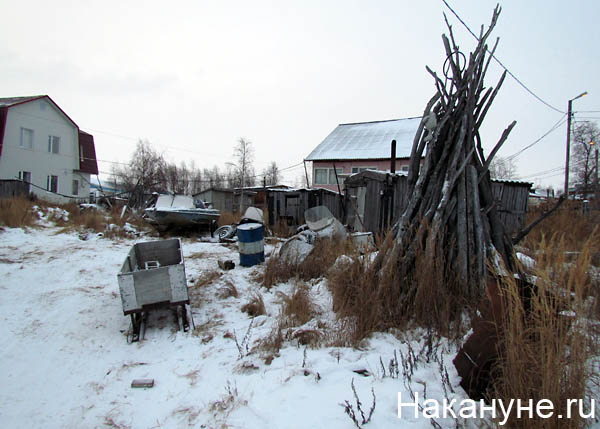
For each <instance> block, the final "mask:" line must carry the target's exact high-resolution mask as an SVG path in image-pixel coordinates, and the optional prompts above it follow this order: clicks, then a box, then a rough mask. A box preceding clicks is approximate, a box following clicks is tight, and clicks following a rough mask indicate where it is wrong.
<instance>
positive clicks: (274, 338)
mask: <svg viewBox="0 0 600 429" xmlns="http://www.w3.org/2000/svg"><path fill="white" fill-rule="evenodd" d="M282 320H283V319H282V316H281V315H280V316H279V318H278V323H277V325H276V326H274V327H273V329H272V330H271V332H270V333H269V335H267V336H266V337H264V338H263V339H262V340H261V341H260V344H259V346H258V348H259V349H261V350H263V351H265V352H266V353H267V355H266V357H265V360H268V359H270V361H272V360H273V355H277V354H278V353H279V350H281V347H282V346H283V343H284V341H285V336H284V334H283V332H284V327H283V323H282ZM270 361H269V363H270Z"/></svg>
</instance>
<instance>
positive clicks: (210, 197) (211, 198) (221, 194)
mask: <svg viewBox="0 0 600 429" xmlns="http://www.w3.org/2000/svg"><path fill="white" fill-rule="evenodd" d="M254 194H255V192H252V191H246V190H244V200H243V205H244V209H246V208H248V207H250V206H251V205H252V204H253V198H254ZM194 199H200V200H202V201H204V202H205V203H207V204H210V205H212V207H213V208H215V209H217V210H220V211H222V212H237V211H238V210H239V208H240V191H239V190H235V191H234V190H233V189H223V188H209V189H205V190H203V191H201V192H198V193H197V194H194Z"/></svg>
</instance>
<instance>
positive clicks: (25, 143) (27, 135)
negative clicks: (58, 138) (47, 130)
mask: <svg viewBox="0 0 600 429" xmlns="http://www.w3.org/2000/svg"><path fill="white" fill-rule="evenodd" d="M19 146H21V147H22V148H24V149H33V130H30V129H29V128H21V142H20V143H19Z"/></svg>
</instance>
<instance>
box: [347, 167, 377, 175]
mask: <svg viewBox="0 0 600 429" xmlns="http://www.w3.org/2000/svg"><path fill="white" fill-rule="evenodd" d="M365 170H377V168H376V167H352V174H356V173H360V172H362V171H365Z"/></svg>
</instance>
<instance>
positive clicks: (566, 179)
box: [565, 91, 587, 200]
mask: <svg viewBox="0 0 600 429" xmlns="http://www.w3.org/2000/svg"><path fill="white" fill-rule="evenodd" d="M585 95H587V91H586V92H582V93H581V94H579V95H578V96H577V97H575V98H571V99H570V100H569V107H568V109H567V160H566V163H565V195H566V198H567V200H568V199H569V156H570V154H571V116H572V113H571V109H572V105H573V101H575V100H577V99H578V98H581V97H583V96H585Z"/></svg>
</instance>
